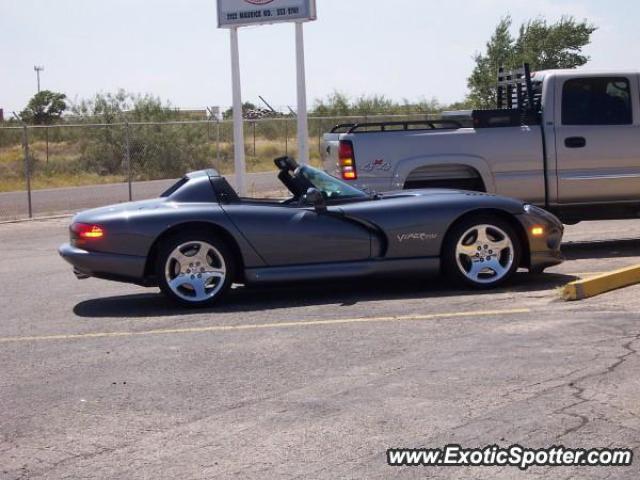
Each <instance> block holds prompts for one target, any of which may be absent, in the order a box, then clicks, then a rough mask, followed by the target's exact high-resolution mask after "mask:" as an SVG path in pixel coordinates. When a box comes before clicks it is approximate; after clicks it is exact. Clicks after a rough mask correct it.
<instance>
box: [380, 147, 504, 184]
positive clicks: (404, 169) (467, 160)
mask: <svg viewBox="0 0 640 480" xmlns="http://www.w3.org/2000/svg"><path fill="white" fill-rule="evenodd" d="M443 165H461V166H464V167H469V168H472V169H474V170H476V171H477V172H478V174H479V175H480V178H481V179H482V181H483V182H484V186H485V189H486V191H487V193H495V192H496V186H495V180H494V178H493V174H492V173H491V169H490V168H489V164H488V163H487V162H486V161H485V160H484V159H483V158H482V157H478V156H474V155H427V156H424V155H423V156H419V157H412V158H407V159H405V160H402V161H401V162H399V163H398V165H397V166H396V169H395V171H394V175H393V184H392V189H397V190H400V189H402V188H403V187H404V184H405V182H406V181H407V178H409V176H410V175H411V172H413V171H414V170H416V169H418V168H422V167H428V166H433V167H439V166H443Z"/></svg>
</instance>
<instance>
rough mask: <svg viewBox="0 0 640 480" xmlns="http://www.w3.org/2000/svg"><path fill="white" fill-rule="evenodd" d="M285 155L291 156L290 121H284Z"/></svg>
mask: <svg viewBox="0 0 640 480" xmlns="http://www.w3.org/2000/svg"><path fill="white" fill-rule="evenodd" d="M284 154H285V155H287V156H288V155H289V119H287V118H285V119H284Z"/></svg>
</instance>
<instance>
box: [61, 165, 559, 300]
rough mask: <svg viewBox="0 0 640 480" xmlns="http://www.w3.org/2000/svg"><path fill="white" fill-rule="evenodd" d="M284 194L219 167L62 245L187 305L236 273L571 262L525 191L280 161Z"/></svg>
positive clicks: (318, 275) (76, 263)
mask: <svg viewBox="0 0 640 480" xmlns="http://www.w3.org/2000/svg"><path fill="white" fill-rule="evenodd" d="M275 164H276V166H277V168H278V172H279V173H278V178H279V180H280V181H281V182H282V183H283V184H284V186H285V187H286V188H287V189H288V190H289V191H290V192H291V195H290V197H289V198H287V199H285V200H273V199H253V198H240V197H239V196H238V195H237V193H236V192H235V191H234V190H233V188H231V186H230V185H229V183H227V181H226V180H225V178H224V177H223V176H221V175H219V174H218V173H217V172H216V171H215V170H203V171H198V172H193V173H190V174H187V175H186V176H185V177H184V178H183V179H181V180H179V181H178V182H177V183H176V184H175V185H173V186H172V187H171V188H170V189H169V190H168V191H166V192H165V193H163V194H162V195H161V196H160V197H159V198H157V199H153V200H145V201H140V202H131V203H124V204H119V205H114V206H108V207H104V208H98V209H93V210H88V211H84V212H81V213H79V214H77V215H76V216H75V217H74V218H73V221H72V224H71V226H70V236H71V240H70V243H67V244H64V245H62V246H61V247H60V248H59V253H60V255H61V256H62V257H63V258H64V259H65V260H67V261H68V262H69V263H71V264H72V265H73V267H74V271H75V274H76V276H77V277H78V278H87V277H97V278H101V279H107V280H116V281H124V282H130V283H135V284H139V285H144V286H159V287H160V289H161V290H162V291H163V292H164V293H165V294H166V295H167V296H169V297H170V298H171V299H173V300H175V301H176V302H178V303H180V304H183V305H186V306H204V305H210V304H213V303H214V302H216V301H218V300H219V299H220V298H221V297H223V296H224V294H225V292H226V291H227V290H228V289H229V288H230V286H231V284H232V283H234V282H235V283H243V284H260V283H273V282H295V281H301V280H327V279H334V278H346V277H352V278H353V277H363V276H370V275H384V276H392V275H395V276H398V275H401V276H402V275H427V274H437V273H438V272H442V273H444V274H446V275H448V276H449V277H451V278H452V279H453V280H454V281H456V282H458V283H461V284H465V285H468V286H471V287H476V288H490V287H496V286H498V285H500V284H502V283H503V282H505V281H507V280H508V279H509V278H510V277H511V276H512V275H513V274H514V272H515V271H516V270H517V269H518V268H520V267H523V268H527V269H529V271H532V272H542V271H543V270H544V269H545V268H547V267H550V266H552V265H556V264H558V263H560V262H561V261H562V256H561V254H560V244H561V240H562V234H563V226H562V224H561V223H560V221H558V219H556V217H554V216H553V215H552V214H550V213H548V212H546V211H545V210H543V209H541V208H538V207H535V206H533V205H527V204H525V203H523V202H521V201H518V200H515V199H512V198H506V197H501V196H497V195H489V194H484V193H475V192H466V191H458V190H444V189H427V190H405V191H399V192H392V193H375V192H365V191H362V190H358V189H356V188H354V187H352V186H350V185H348V184H346V183H344V182H342V181H340V180H338V179H337V178H334V177H332V176H330V175H328V174H327V173H325V172H324V171H321V170H318V169H316V168H313V167H311V166H308V165H298V164H297V163H296V162H295V160H293V159H291V158H289V157H282V158H278V159H276V160H275Z"/></svg>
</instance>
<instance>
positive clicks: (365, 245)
mask: <svg viewBox="0 0 640 480" xmlns="http://www.w3.org/2000/svg"><path fill="white" fill-rule="evenodd" d="M223 208H224V209H225V211H226V212H227V214H228V215H229V217H230V218H231V220H232V221H233V223H234V224H235V225H236V227H238V229H239V230H240V231H241V232H242V234H243V235H244V236H245V238H246V239H247V240H248V241H249V243H251V245H252V246H253V247H254V248H255V250H256V251H257V252H258V254H259V255H260V256H261V257H262V259H263V260H264V261H265V262H266V263H267V264H268V265H270V266H284V265H305V264H313V263H329V262H347V261H357V260H366V259H368V258H370V256H371V239H370V234H369V232H368V231H367V229H366V228H364V227H363V226H360V225H358V224H356V223H353V222H351V221H349V220H347V219H344V218H341V217H340V215H337V213H338V212H339V209H338V207H329V209H328V212H326V213H318V212H316V211H315V210H314V209H313V208H312V207H300V206H296V205H291V206H289V205H281V204H263V205H259V204H251V203H242V204H231V205H224V207H223ZM333 214H336V215H333Z"/></svg>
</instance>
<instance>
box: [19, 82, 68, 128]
mask: <svg viewBox="0 0 640 480" xmlns="http://www.w3.org/2000/svg"><path fill="white" fill-rule="evenodd" d="M66 98H67V96H66V95H65V94H64V93H58V92H52V91H50V90H42V91H41V92H38V93H36V94H35V95H34V96H33V97H32V98H31V100H29V103H28V104H27V106H26V108H25V109H24V110H23V111H22V112H21V113H20V118H22V120H23V121H24V122H26V123H32V124H35V125H49V124H52V123H54V122H55V121H56V120H58V119H59V118H60V117H61V116H62V114H63V113H64V111H65V110H66V109H67V103H66V102H65V100H66Z"/></svg>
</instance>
